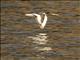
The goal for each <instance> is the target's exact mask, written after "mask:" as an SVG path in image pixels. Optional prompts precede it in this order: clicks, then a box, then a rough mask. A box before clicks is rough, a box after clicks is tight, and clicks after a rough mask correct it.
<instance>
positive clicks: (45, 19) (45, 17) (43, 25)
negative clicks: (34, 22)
mask: <svg viewBox="0 0 80 60" xmlns="http://www.w3.org/2000/svg"><path fill="white" fill-rule="evenodd" d="M43 14H44V20H43V22H42V24H41V26H40V28H41V29H43V28H44V27H45V26H46V23H47V19H48V17H47V15H46V14H45V13H43Z"/></svg>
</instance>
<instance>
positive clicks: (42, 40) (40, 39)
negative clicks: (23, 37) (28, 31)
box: [28, 33, 51, 51]
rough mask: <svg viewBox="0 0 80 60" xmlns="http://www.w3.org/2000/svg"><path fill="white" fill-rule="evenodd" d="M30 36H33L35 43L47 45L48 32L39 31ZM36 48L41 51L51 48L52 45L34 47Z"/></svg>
mask: <svg viewBox="0 0 80 60" xmlns="http://www.w3.org/2000/svg"><path fill="white" fill-rule="evenodd" d="M28 38H31V39H32V40H33V43H35V44H37V45H46V44H47V42H48V39H47V38H48V35H47V33H38V34H37V35H35V36H29V37H28ZM34 48H35V49H37V50H39V51H48V50H51V47H39V46H37V47H34Z"/></svg>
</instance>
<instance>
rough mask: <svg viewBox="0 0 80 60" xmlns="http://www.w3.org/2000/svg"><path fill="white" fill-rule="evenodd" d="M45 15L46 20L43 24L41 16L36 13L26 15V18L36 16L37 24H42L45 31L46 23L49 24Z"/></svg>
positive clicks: (41, 26)
mask: <svg viewBox="0 0 80 60" xmlns="http://www.w3.org/2000/svg"><path fill="white" fill-rule="evenodd" d="M43 14H44V20H43V22H41V20H42V18H41V16H40V15H39V14H36V13H32V14H25V15H26V16H36V20H37V22H38V23H39V24H40V28H41V29H43V28H44V27H45V25H46V22H47V15H46V14H45V13H43Z"/></svg>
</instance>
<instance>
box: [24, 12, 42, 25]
mask: <svg viewBox="0 0 80 60" xmlns="http://www.w3.org/2000/svg"><path fill="white" fill-rule="evenodd" d="M25 15H26V16H36V20H37V22H38V23H39V24H41V16H40V15H39V14H35V13H32V14H25Z"/></svg>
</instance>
